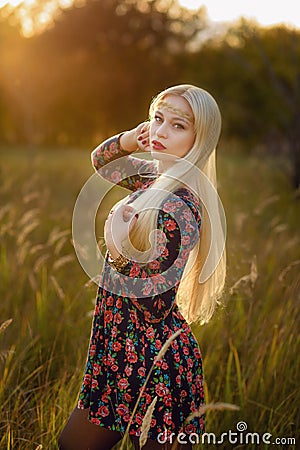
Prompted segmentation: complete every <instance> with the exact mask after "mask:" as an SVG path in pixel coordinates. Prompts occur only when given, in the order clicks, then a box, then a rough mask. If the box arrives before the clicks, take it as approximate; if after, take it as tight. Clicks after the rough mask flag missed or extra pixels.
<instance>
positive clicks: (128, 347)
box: [125, 338, 134, 352]
mask: <svg viewBox="0 0 300 450" xmlns="http://www.w3.org/2000/svg"><path fill="white" fill-rule="evenodd" d="M125 350H126V352H132V351H134V343H133V341H132V339H129V338H127V339H126V345H125Z"/></svg>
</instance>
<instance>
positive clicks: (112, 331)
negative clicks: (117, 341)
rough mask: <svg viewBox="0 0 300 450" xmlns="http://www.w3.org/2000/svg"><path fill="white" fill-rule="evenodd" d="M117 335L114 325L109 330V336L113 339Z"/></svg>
mask: <svg viewBox="0 0 300 450" xmlns="http://www.w3.org/2000/svg"><path fill="white" fill-rule="evenodd" d="M117 334H118V328H117V327H116V326H115V325H114V326H113V327H112V329H111V335H112V337H113V338H115V337H116V336H117Z"/></svg>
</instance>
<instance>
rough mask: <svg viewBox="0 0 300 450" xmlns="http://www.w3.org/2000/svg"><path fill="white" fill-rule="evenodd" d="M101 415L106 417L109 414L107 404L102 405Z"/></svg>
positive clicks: (99, 412)
mask: <svg viewBox="0 0 300 450" xmlns="http://www.w3.org/2000/svg"><path fill="white" fill-rule="evenodd" d="M98 414H99V416H102V417H106V416H109V409H108V407H107V406H100V408H99V409H98Z"/></svg>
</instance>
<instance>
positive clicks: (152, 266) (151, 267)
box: [149, 260, 160, 270]
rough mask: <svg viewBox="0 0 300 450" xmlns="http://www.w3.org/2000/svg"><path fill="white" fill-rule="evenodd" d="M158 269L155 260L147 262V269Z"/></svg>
mask: <svg viewBox="0 0 300 450" xmlns="http://www.w3.org/2000/svg"><path fill="white" fill-rule="evenodd" d="M159 268H160V262H159V261H157V260H154V261H151V262H149V269H151V270H156V269H159Z"/></svg>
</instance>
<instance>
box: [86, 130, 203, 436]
mask: <svg viewBox="0 0 300 450" xmlns="http://www.w3.org/2000/svg"><path fill="white" fill-rule="evenodd" d="M121 157H122V158H121ZM120 158H121V159H120ZM92 161H93V165H94V167H95V169H96V170H97V171H98V172H99V173H100V174H101V176H102V177H104V178H106V179H108V180H110V181H112V182H113V183H115V184H118V185H120V186H122V187H125V188H127V189H129V190H131V191H133V192H132V193H131V194H130V195H129V196H128V203H130V201H133V200H134V199H135V198H136V196H138V195H142V193H143V192H144V190H145V189H148V188H149V187H150V186H151V184H152V183H153V181H154V179H155V176H156V175H155V174H156V173H157V171H156V167H155V164H154V163H153V162H152V161H147V160H142V159H139V158H137V157H134V156H132V155H130V154H128V153H127V152H125V151H124V150H123V149H122V148H121V146H120V135H119V136H114V137H113V138H110V139H108V140H107V141H105V142H104V143H102V144H101V145H99V146H98V147H97V148H96V149H95V150H94V151H93V153H92ZM153 174H154V175H153ZM153 176H154V179H153ZM175 217H176V220H175ZM200 225H201V206H200V203H199V201H198V200H197V199H196V197H195V196H194V195H193V194H192V192H191V191H190V190H188V189H187V188H185V187H182V188H180V189H178V190H177V191H176V192H174V193H173V194H172V193H170V195H169V196H168V198H166V200H165V201H164V202H163V204H162V205H161V208H160V210H159V213H158V223H157V228H158V229H159V230H161V231H163V233H164V236H165V241H164V250H163V251H162V253H161V254H160V255H159V257H158V258H157V259H155V260H152V261H150V262H148V263H147V264H143V265H139V264H138V263H137V262H135V261H129V262H128V264H127V266H126V267H125V268H123V269H122V270H121V273H119V272H117V271H116V270H115V269H114V268H113V267H111V266H110V265H109V264H108V262H107V260H106V263H105V264H104V267H103V271H102V274H101V282H100V283H99V288H98V293H97V298H96V307H95V313H94V319H93V326H92V332H91V338H90V345H89V350H88V356H87V363H86V369H85V374H84V378H83V382H82V387H81V391H80V394H79V401H78V407H79V408H82V409H84V408H89V420H90V421H91V422H92V423H94V424H96V425H100V426H103V427H105V428H107V429H109V430H114V431H119V432H121V433H124V432H125V430H126V428H127V425H128V423H129V421H130V419H131V415H132V412H133V410H134V407H135V405H136V402H137V399H138V396H139V393H140V392H141V389H142V386H143V385H144V383H145V381H146V377H147V374H148V373H149V371H150V369H151V367H152V365H153V363H154V368H153V369H152V371H151V376H150V379H149V380H148V382H147V384H146V386H145V388H144V392H143V395H142V396H141V398H140V401H139V403H138V405H137V408H136V411H135V414H134V417H133V420H132V422H131V424H130V428H129V434H130V435H136V436H139V435H140V433H141V425H142V422H143V418H144V416H145V413H146V411H147V409H148V407H149V405H150V404H151V402H152V401H153V400H154V398H155V397H157V400H156V404H155V408H154V412H153V415H152V420H151V425H150V429H149V433H148V438H150V439H153V440H155V439H157V437H158V436H159V435H160V436H161V434H160V433H164V436H166V437H168V436H169V435H171V433H175V435H178V434H179V433H181V432H183V433H185V434H187V435H188V434H190V433H197V434H201V433H202V432H203V430H204V421H203V416H202V417H194V418H193V419H192V420H191V421H189V422H186V419H187V418H188V416H189V415H190V414H191V413H193V412H195V411H197V410H198V409H199V407H200V406H201V405H203V403H204V392H203V372H202V359H201V354H200V349H199V346H198V344H197V341H196V339H195V337H194V335H193V333H192V331H191V328H190V326H189V325H188V324H187V322H186V321H185V319H184V318H183V316H182V315H181V313H180V312H179V310H178V307H177V305H176V302H175V296H176V292H177V289H178V285H179V283H180V279H181V277H182V274H183V270H184V267H185V264H186V262H187V259H188V256H189V254H190V251H191V249H192V248H193V247H194V245H195V244H196V242H197V241H198V239H199V231H200ZM168 270H173V272H172V277H173V278H172V280H173V281H174V278H175V282H173V283H169V284H170V288H168V286H167V287H166V286H165V285H166V283H168V282H169V281H168V280H167V279H166V278H165V277H164V274H165V273H167V272H168ZM119 275H120V277H121V278H120V277H119ZM124 277H125V279H126V277H127V279H128V280H129V281H134V282H135V281H136V282H139V283H140V292H141V294H142V295H140V296H138V295H136V292H137V291H136V289H133V288H132V286H133V287H135V285H134V283H132V286H131V285H130V283H129V285H130V286H129V287H128V284H126V283H125V286H124ZM120 280H121V281H120ZM162 286H163V289H161V287H162ZM112 287H113V289H112ZM180 329H182V332H181V333H180V334H179V335H178V336H177V338H176V339H174V340H173V341H172V343H171V345H170V347H169V348H168V349H167V351H166V353H165V354H164V356H163V358H162V359H160V360H158V361H155V357H156V356H157V354H158V353H159V351H160V349H161V348H162V346H163V344H164V343H165V342H166V341H167V339H168V338H170V337H171V336H172V335H174V333H175V332H176V331H178V330H180Z"/></svg>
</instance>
